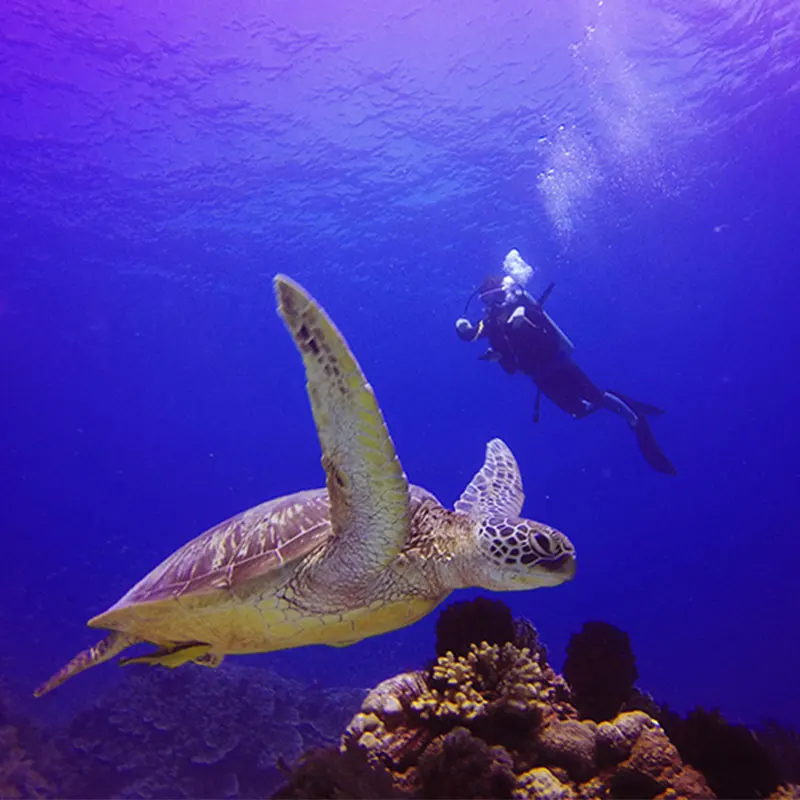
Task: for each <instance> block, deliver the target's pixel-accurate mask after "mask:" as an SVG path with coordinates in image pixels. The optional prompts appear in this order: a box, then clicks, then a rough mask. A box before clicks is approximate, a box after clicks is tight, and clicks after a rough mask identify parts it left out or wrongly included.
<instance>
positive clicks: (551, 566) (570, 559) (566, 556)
mask: <svg viewBox="0 0 800 800" xmlns="http://www.w3.org/2000/svg"><path fill="white" fill-rule="evenodd" d="M538 566H539V567H541V568H542V569H546V570H547V571H548V572H550V573H552V574H553V575H557V576H558V577H559V578H561V580H562V581H571V580H572V579H573V578H574V577H575V570H576V569H577V567H578V563H577V561H576V560H575V556H574V555H573V554H572V553H563V554H562V555H560V556H558V557H557V558H553V559H549V560H548V561H540V562H539V564H538Z"/></svg>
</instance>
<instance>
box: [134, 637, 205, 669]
mask: <svg viewBox="0 0 800 800" xmlns="http://www.w3.org/2000/svg"><path fill="white" fill-rule="evenodd" d="M209 650H211V645H210V644H200V643H198V642H192V643H191V644H179V645H176V646H175V647H159V648H158V650H155V651H153V652H152V653H147V654H146V655H143V656H134V657H133V658H121V659H120V661H119V665H120V666H121V667H127V666H128V665H130V664H150V665H155V664H158V665H159V666H162V667H169V668H170V669H174V668H175V667H180V666H182V665H183V664H185V663H186V662H187V661H197V659H198V658H201V657H203V656H205V655H207V654H208V651H209Z"/></svg>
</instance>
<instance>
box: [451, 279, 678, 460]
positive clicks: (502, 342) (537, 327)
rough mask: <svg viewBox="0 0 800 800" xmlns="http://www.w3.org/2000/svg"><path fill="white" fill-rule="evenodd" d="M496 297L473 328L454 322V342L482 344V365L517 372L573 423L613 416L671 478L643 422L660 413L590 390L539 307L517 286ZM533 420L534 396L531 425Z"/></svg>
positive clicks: (568, 344)
mask: <svg viewBox="0 0 800 800" xmlns="http://www.w3.org/2000/svg"><path fill="white" fill-rule="evenodd" d="M496 291H497V290H495V293H494V296H495V297H497V294H496ZM500 297H501V298H502V299H501V300H500V302H487V303H486V315H485V317H484V319H483V320H481V321H480V322H479V323H478V325H472V324H471V323H469V322H468V321H467V320H465V319H462V320H459V323H457V330H458V335H459V337H460V338H461V339H463V340H464V341H475V340H476V339H479V338H487V339H488V340H489V346H490V349H489V351H487V353H485V354H484V355H483V356H482V358H483V359H486V360H494V361H497V362H498V363H499V364H500V366H501V367H503V369H504V370H505V371H506V372H508V373H509V374H513V373H514V372H517V371H519V372H524V373H525V374H526V375H529V376H530V377H531V379H532V380H533V381H534V383H535V384H536V386H537V387H538V390H539V392H540V393H541V394H543V395H544V396H545V397H547V398H549V399H550V400H551V401H552V402H553V403H555V404H556V405H557V406H558V407H559V408H561V409H562V410H563V411H566V412H567V413H568V414H570V415H571V416H573V417H575V418H576V419H581V418H583V417H585V416H587V415H588V414H591V413H593V412H594V411H597V410H598V409H600V408H606V409H608V410H609V411H613V412H614V413H616V414H618V415H619V416H621V417H622V418H623V419H625V421H626V422H627V423H628V424H629V425H630V427H631V428H632V429H633V431H634V433H635V434H636V439H637V441H638V443H639V449H640V450H641V451H642V455H643V456H644V457H645V459H646V460H647V462H648V463H649V464H650V465H651V466H652V467H653V469H656V470H658V471H659V472H664V473H667V474H670V475H672V474H675V468H674V467H673V465H672V464H671V463H670V461H669V459H668V458H667V457H666V456H665V455H664V453H663V452H662V451H661V448H660V447H659V446H658V443H657V442H656V440H655V438H654V436H653V433H652V430H651V429H650V425H649V423H648V422H647V419H646V416H647V415H655V414H660V413H662V412H661V410H660V409H658V408H655V407H654V406H649V405H646V404H644V403H638V402H636V401H635V400H631V399H630V398H627V397H625V396H624V395H621V394H620V393H619V392H611V391H603V390H602V389H600V388H599V387H598V386H596V385H595V384H594V383H593V382H592V381H591V380H590V379H589V377H588V376H587V375H586V373H585V372H584V371H583V370H582V369H581V368H580V367H579V366H578V365H577V364H576V363H575V362H574V361H573V360H572V357H571V353H572V343H571V342H570V341H569V340H568V339H567V338H566V337H565V336H564V335H563V333H561V331H560V330H559V329H558V327H557V326H556V325H555V323H554V322H553V321H552V320H551V319H550V317H549V316H548V315H547V314H546V313H545V311H544V309H543V308H542V305H541V303H539V302H537V301H536V300H535V299H534V298H533V297H531V296H530V295H529V294H528V293H527V292H525V291H523V290H522V289H521V288H520V287H519V286H514V285H512V286H511V287H510V288H509V289H508V290H507V291H505V292H504V293H502V294H501V295H500ZM538 418H539V397H538V396H537V400H536V412H535V414H534V420H538Z"/></svg>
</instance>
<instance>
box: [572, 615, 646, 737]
mask: <svg viewBox="0 0 800 800" xmlns="http://www.w3.org/2000/svg"><path fill="white" fill-rule="evenodd" d="M638 676H639V673H638V671H637V669H636V659H635V658H634V655H633V650H632V649H631V642H630V639H629V638H628V634H627V633H625V632H624V631H621V630H620V629H619V628H617V627H615V626H614V625H610V624H609V623H607V622H597V621H592V622H587V623H585V624H584V626H583V628H582V629H581V631H580V632H579V633H575V634H573V635H572V637H571V638H570V641H569V644H568V645H567V658H566V661H565V662H564V678H565V679H566V681H567V683H568V684H569V685H570V687H571V688H572V691H573V702H574V704H575V707H576V708H577V709H578V711H579V712H580V715H581V716H582V717H585V718H586V719H593V720H594V721H595V722H602V721H603V720H608V719H613V717H615V716H616V715H617V714H618V713H619V712H620V711H622V710H623V709H624V708H625V706H626V703H627V701H628V699H629V698H630V697H631V694H632V692H633V684H634V682H635V681H636V679H637V678H638Z"/></svg>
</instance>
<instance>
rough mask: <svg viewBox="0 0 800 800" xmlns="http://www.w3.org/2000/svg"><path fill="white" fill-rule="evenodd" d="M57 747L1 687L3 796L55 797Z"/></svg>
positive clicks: (0, 780) (0, 771)
mask: <svg viewBox="0 0 800 800" xmlns="http://www.w3.org/2000/svg"><path fill="white" fill-rule="evenodd" d="M60 768H61V762H60V757H59V754H58V751H57V750H56V748H55V746H54V744H53V743H52V741H51V740H50V739H49V737H47V736H46V735H45V734H44V733H43V732H42V731H41V730H40V729H39V728H38V727H37V726H35V725H33V724H32V723H31V722H30V721H29V720H27V719H26V718H25V717H24V716H23V715H22V714H20V713H19V712H17V711H16V710H15V709H14V708H13V707H12V703H11V701H10V697H9V693H8V692H7V690H6V689H5V688H4V687H0V797H2V798H17V797H28V798H39V797H55V796H56V794H57V793H56V788H55V784H54V780H53V777H54V775H55V774H56V773H57V772H58V771H59V770H60Z"/></svg>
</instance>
